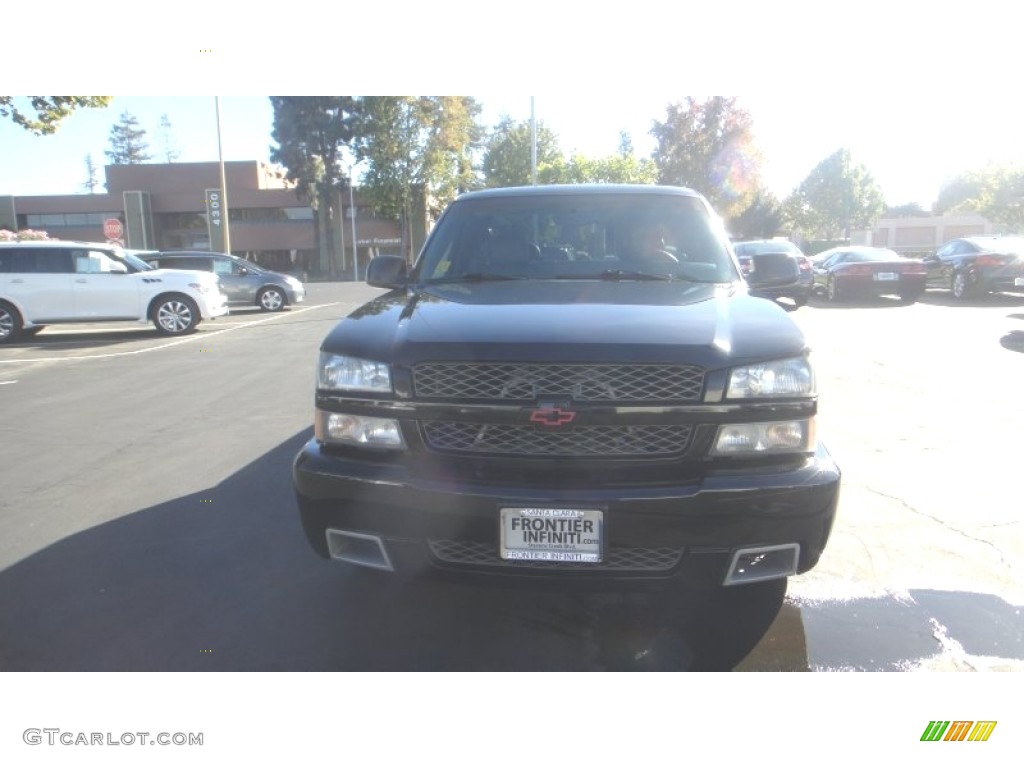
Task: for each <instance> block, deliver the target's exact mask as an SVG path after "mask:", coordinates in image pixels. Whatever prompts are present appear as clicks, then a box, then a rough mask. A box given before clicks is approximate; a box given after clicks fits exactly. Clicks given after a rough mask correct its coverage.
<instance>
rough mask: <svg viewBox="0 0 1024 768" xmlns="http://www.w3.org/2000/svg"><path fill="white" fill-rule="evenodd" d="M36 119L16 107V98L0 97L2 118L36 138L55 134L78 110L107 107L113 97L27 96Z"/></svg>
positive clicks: (0, 115)
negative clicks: (7, 119)
mask: <svg viewBox="0 0 1024 768" xmlns="http://www.w3.org/2000/svg"><path fill="white" fill-rule="evenodd" d="M25 98H27V99H28V100H29V103H30V105H31V107H32V110H33V111H34V112H35V118H33V117H32V116H31V115H30V114H29V113H27V112H25V111H23V110H22V109H18V107H16V106H15V105H14V99H15V97H14V96H0V117H9V118H11V120H13V121H14V123H15V125H20V126H21V127H22V128H24V129H25V130H26V131H30V132H31V133H34V134H35V135H36V136H46V135H49V134H52V133H54V132H55V131H56V130H57V129H58V128H59V127H60V124H61V121H62V120H64V118H66V117H68V116H69V115H70V114H71V113H72V112H74V111H75V110H76V109H95V108H97V107H105V106H107V105H108V104H109V103H110V101H111V99H112V98H113V97H111V96H27V97H25Z"/></svg>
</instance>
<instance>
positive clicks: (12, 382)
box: [0, 379, 18, 387]
mask: <svg viewBox="0 0 1024 768" xmlns="http://www.w3.org/2000/svg"><path fill="white" fill-rule="evenodd" d="M17 383H18V380H17V379H15V380H14V381H0V387H2V386H3V385H4V384H17Z"/></svg>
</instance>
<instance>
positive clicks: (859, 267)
mask: <svg viewBox="0 0 1024 768" xmlns="http://www.w3.org/2000/svg"><path fill="white" fill-rule="evenodd" d="M924 288H925V269H924V264H922V263H921V262H920V261H919V260H917V259H909V258H906V257H905V256H900V255H899V254H898V253H896V252H895V251H890V250H889V249H888V248H874V247H871V246H867V245H844V246H840V247H838V248H831V249H829V250H827V251H822V252H821V253H820V254H818V255H817V256H816V257H815V266H814V290H815V292H818V293H823V294H825V296H826V297H827V298H828V300H829V301H842V300H843V299H849V298H853V297H855V296H856V297H868V296H875V297H878V296H886V295H896V296H899V297H900V298H901V299H902V300H903V301H905V302H914V301H917V298H918V297H919V296H920V295H921V294H922V293H924Z"/></svg>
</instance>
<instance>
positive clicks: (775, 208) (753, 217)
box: [729, 189, 786, 239]
mask: <svg viewBox="0 0 1024 768" xmlns="http://www.w3.org/2000/svg"><path fill="white" fill-rule="evenodd" d="M785 223H786V216H785V213H784V212H783V209H782V204H781V203H780V202H779V201H778V199H777V198H776V197H775V196H774V195H773V194H772V193H771V192H768V191H767V190H763V189H762V190H758V192H757V193H756V194H755V195H754V199H753V200H752V201H751V203H750V205H748V206H747V207H746V208H745V209H744V210H743V211H741V212H740V213H739V214H738V215H736V216H734V217H733V218H732V219H730V220H729V232H730V233H731V234H732V235H733V237H737V238H743V239H754V238H772V237H775V235H777V234H779V233H780V232H781V231H782V229H783V227H784V226H785Z"/></svg>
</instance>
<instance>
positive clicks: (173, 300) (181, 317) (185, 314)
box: [153, 295, 200, 336]
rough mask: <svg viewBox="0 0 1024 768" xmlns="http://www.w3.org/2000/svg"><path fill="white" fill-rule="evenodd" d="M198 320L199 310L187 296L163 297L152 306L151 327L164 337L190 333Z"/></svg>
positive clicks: (197, 323)
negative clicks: (154, 327) (153, 326)
mask: <svg viewBox="0 0 1024 768" xmlns="http://www.w3.org/2000/svg"><path fill="white" fill-rule="evenodd" d="M199 320H200V317H199V308H198V307H196V303H195V302H194V301H192V299H190V298H189V297H188V296H180V295H173V296H164V297H162V298H160V299H159V300H157V302H156V304H154V305H153V325H155V326H156V329H157V331H159V332H160V333H162V334H163V335H164V336H183V335H184V334H186V333H192V332H193V331H194V330H195V329H196V326H198V325H199Z"/></svg>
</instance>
